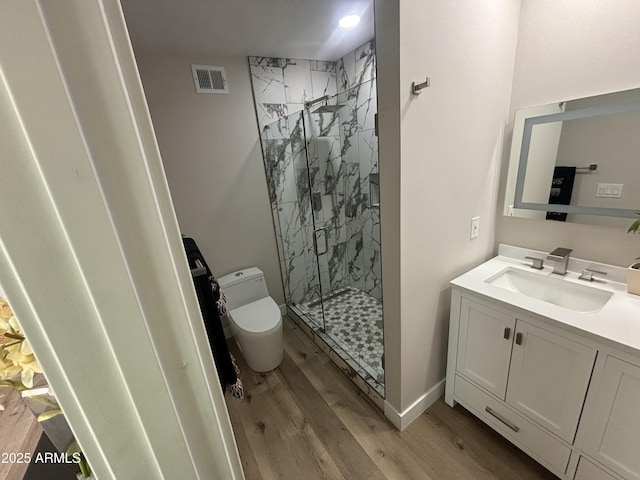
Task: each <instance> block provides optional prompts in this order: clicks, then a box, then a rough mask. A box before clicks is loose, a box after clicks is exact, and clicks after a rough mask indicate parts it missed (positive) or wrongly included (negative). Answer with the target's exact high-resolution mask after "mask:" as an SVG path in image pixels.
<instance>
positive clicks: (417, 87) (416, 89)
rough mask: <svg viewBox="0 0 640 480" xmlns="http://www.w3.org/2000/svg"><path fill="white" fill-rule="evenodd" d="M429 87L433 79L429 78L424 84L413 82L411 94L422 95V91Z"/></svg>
mask: <svg viewBox="0 0 640 480" xmlns="http://www.w3.org/2000/svg"><path fill="white" fill-rule="evenodd" d="M429 86H431V79H430V78H429V77H427V78H426V80H425V81H424V82H422V83H418V84H416V82H411V93H413V94H414V95H420V93H421V92H420V90H422V89H423V88H427V87H429Z"/></svg>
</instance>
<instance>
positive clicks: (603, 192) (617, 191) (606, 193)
mask: <svg viewBox="0 0 640 480" xmlns="http://www.w3.org/2000/svg"><path fill="white" fill-rule="evenodd" d="M623 187H624V184H623V183H599V184H598V186H597V187H596V197H601V198H622V188H623Z"/></svg>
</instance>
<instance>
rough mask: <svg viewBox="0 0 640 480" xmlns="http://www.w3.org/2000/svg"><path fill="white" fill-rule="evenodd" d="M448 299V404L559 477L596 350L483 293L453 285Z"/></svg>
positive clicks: (564, 468) (566, 463) (568, 453)
mask: <svg viewBox="0 0 640 480" xmlns="http://www.w3.org/2000/svg"><path fill="white" fill-rule="evenodd" d="M452 302H453V303H452V325H451V331H450V335H451V338H450V345H449V349H450V351H449V355H450V356H449V362H450V363H453V365H454V367H453V368H452V365H449V367H448V373H447V377H448V378H447V399H448V403H449V404H453V403H454V402H459V403H461V404H462V405H463V406H464V407H465V408H467V409H468V410H470V411H471V412H472V413H474V414H475V415H476V416H478V417H479V418H481V419H482V420H484V421H485V422H486V423H487V424H489V425H490V426H492V427H493V428H494V429H495V430H497V431H498V432H500V433H501V434H502V435H504V436H505V437H507V438H509V439H510V440H512V441H513V442H514V443H516V444H517V445H518V446H519V447H520V448H522V449H523V450H525V451H526V452H527V453H528V454H529V455H531V456H532V457H534V458H535V459H536V460H538V461H540V462H541V463H543V464H544V465H545V466H547V468H549V469H550V470H552V471H553V472H554V473H556V474H557V475H559V476H563V477H564V475H565V473H566V472H567V468H568V466H569V461H570V457H571V454H572V445H573V443H574V440H575V437H576V431H577V428H578V423H579V421H580V415H581V413H582V409H583V406H584V404H585V398H586V396H587V390H588V388H589V383H590V380H591V374H592V371H593V368H594V364H595V361H596V357H597V350H596V349H595V348H593V347H592V346H589V345H588V344H587V345H586V344H584V343H581V342H580V337H578V336H576V335H572V334H570V333H568V332H563V331H559V330H558V329H555V328H553V327H550V326H549V325H546V324H541V323H540V322H538V321H536V320H535V319H531V318H529V317H527V316H525V315H521V314H520V313H518V312H517V311H516V310H510V309H509V308H505V307H503V306H502V305H500V304H498V303H497V302H492V301H490V300H488V299H484V298H481V297H476V296H473V295H470V294H464V293H461V292H459V291H457V290H455V289H454V295H453V296H452ZM454 359H455V360H454ZM451 380H453V381H452V382H451ZM574 468H575V465H574ZM564 478H567V477H564ZM638 480H640V479H638Z"/></svg>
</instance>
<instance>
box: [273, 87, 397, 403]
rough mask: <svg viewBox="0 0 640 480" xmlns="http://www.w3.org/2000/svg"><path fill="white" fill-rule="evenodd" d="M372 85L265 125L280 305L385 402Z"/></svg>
mask: <svg viewBox="0 0 640 480" xmlns="http://www.w3.org/2000/svg"><path fill="white" fill-rule="evenodd" d="M375 113H376V98H375V80H371V81H368V82H361V83H360V84H358V85H357V86H355V87H353V88H350V89H345V90H344V91H342V92H341V93H340V94H338V95H334V96H329V95H325V96H322V97H320V98H317V99H315V100H312V101H309V102H306V103H305V108H304V109H303V110H301V111H298V112H296V113H293V114H290V115H288V116H284V117H282V118H281V119H279V120H277V121H275V122H272V123H270V124H268V125H266V126H265V127H264V128H263V129H262V138H261V140H262V146H263V152H264V160H265V169H266V173H267V182H268V185H269V194H270V199H271V204H272V213H273V218H274V224H275V229H276V236H277V240H278V248H279V255H280V263H281V269H282V277H283V282H284V287H285V296H286V300H287V306H288V308H289V309H290V311H291V312H293V313H294V314H295V315H297V316H298V317H299V318H300V319H302V320H303V321H304V322H305V323H306V324H307V325H308V326H309V327H311V329H312V330H313V331H314V332H315V333H316V334H317V335H319V336H321V337H322V338H323V339H324V340H325V341H326V343H327V344H328V345H330V346H331V348H332V349H333V350H334V351H335V352H337V353H338V354H339V355H340V356H342V357H345V358H343V359H344V360H345V361H346V362H347V363H348V365H350V366H351V368H352V369H353V371H354V372H355V373H357V374H359V375H360V376H361V377H362V378H363V379H365V380H366V381H367V382H368V383H369V385H370V386H371V387H373V388H374V389H375V390H376V391H377V392H378V393H380V394H381V395H384V370H383V365H382V362H383V339H382V333H383V328H382V327H383V323H382V282H381V279H382V276H381V266H380V214H379V198H380V197H379V192H378V191H377V188H378V184H379V182H378V152H377V137H376V134H375V125H374V115H375Z"/></svg>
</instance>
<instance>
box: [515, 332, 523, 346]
mask: <svg viewBox="0 0 640 480" xmlns="http://www.w3.org/2000/svg"><path fill="white" fill-rule="evenodd" d="M516 345H522V333H520V332H518V333H516Z"/></svg>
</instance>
